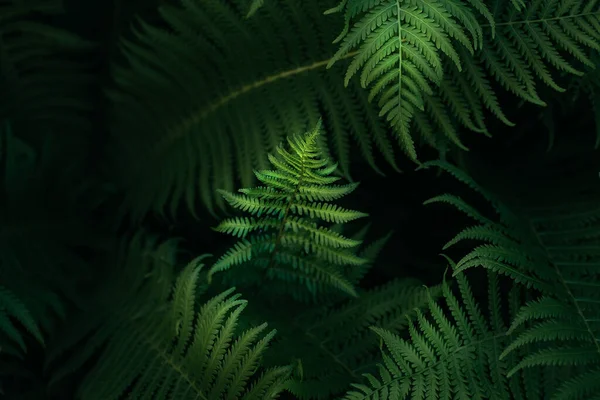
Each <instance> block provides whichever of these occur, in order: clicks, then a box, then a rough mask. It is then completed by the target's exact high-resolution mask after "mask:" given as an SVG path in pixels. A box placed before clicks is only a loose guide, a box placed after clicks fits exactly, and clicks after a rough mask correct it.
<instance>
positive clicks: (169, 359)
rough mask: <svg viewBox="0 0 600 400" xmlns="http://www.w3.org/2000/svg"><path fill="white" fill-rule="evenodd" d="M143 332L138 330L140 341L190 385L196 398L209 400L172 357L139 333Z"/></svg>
mask: <svg viewBox="0 0 600 400" xmlns="http://www.w3.org/2000/svg"><path fill="white" fill-rule="evenodd" d="M141 333H143V332H140V331H138V336H141V337H142V341H143V342H144V343H146V344H147V345H148V347H150V349H151V350H154V352H155V353H156V354H158V356H159V357H160V358H161V359H162V360H163V361H164V362H165V364H167V365H168V366H169V367H171V368H172V369H173V371H175V372H177V373H178V374H179V375H180V376H181V377H182V378H183V379H185V381H186V382H187V383H188V384H189V385H190V387H191V388H192V389H194V391H195V392H196V394H197V396H196V398H200V399H202V400H209V399H208V397H206V396H205V395H204V393H203V392H202V390H201V389H200V387H198V385H197V384H196V382H195V381H194V380H192V378H191V377H190V376H189V374H187V373H186V372H185V371H184V370H183V369H182V368H181V367H180V366H179V365H178V364H176V363H175V362H174V360H173V357H170V356H169V355H168V354H167V353H166V352H164V351H163V350H162V349H161V347H159V346H158V345H157V344H156V343H154V341H152V340H151V339H149V338H148V337H147V336H146V335H143V334H141Z"/></svg>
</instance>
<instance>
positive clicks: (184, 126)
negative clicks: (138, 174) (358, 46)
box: [152, 51, 359, 157]
mask: <svg viewBox="0 0 600 400" xmlns="http://www.w3.org/2000/svg"><path fill="white" fill-rule="evenodd" d="M358 53H359V52H358V51H354V52H351V53H348V54H346V55H344V56H343V57H341V59H346V58H350V57H354V56H355V55H357V54H358ZM332 58H333V57H330V58H328V59H326V60H321V61H316V62H313V63H311V64H307V65H304V66H300V67H297V68H293V69H289V70H285V71H281V72H278V73H275V74H273V75H269V76H267V77H266V78H263V79H260V80H258V81H255V82H252V83H249V84H246V85H244V86H242V87H241V88H239V89H237V90H234V91H232V92H231V93H229V94H227V95H225V96H222V97H221V98H219V99H218V100H217V101H215V102H214V103H212V104H210V105H208V106H207V107H205V108H203V109H200V110H197V111H196V112H192V113H190V115H189V116H188V117H187V118H182V122H181V123H179V124H178V125H176V126H175V127H173V128H171V129H170V130H169V131H168V132H167V134H166V135H165V136H164V139H163V140H160V141H159V142H158V143H157V144H156V145H155V147H154V150H153V154H152V156H154V157H158V155H160V154H163V153H164V152H165V151H166V149H167V148H169V147H171V146H172V145H173V143H175V142H176V141H177V140H179V139H181V138H182V137H184V136H185V135H188V134H189V133H190V132H192V127H193V126H195V125H197V124H198V123H200V121H202V120H203V119H206V118H207V117H208V116H209V115H211V114H212V113H214V112H216V111H217V110H219V109H220V108H222V107H224V106H226V105H227V104H228V103H229V102H231V101H233V100H235V99H236V98H238V97H239V96H242V95H244V94H246V93H248V92H250V91H252V90H254V89H259V88H261V87H262V86H265V85H268V84H270V83H274V82H276V81H279V80H281V79H286V78H290V77H292V76H294V75H298V74H301V73H304V72H308V71H312V70H315V69H319V68H322V67H326V66H327V64H329V62H330V61H331V59H332Z"/></svg>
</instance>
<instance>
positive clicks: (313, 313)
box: [265, 279, 440, 399]
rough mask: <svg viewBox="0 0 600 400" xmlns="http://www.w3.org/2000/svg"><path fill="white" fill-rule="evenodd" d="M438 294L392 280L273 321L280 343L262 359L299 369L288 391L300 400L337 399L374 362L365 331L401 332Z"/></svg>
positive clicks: (412, 283)
mask: <svg viewBox="0 0 600 400" xmlns="http://www.w3.org/2000/svg"><path fill="white" fill-rule="evenodd" d="M439 291H440V290H439V288H438V287H435V288H432V289H431V290H429V291H428V290H427V289H426V288H424V287H423V286H422V285H421V284H420V283H419V282H418V281H416V280H413V279H405V280H396V281H393V282H390V283H388V284H386V285H383V286H380V287H377V288H375V289H372V290H369V291H364V292H361V293H360V297H359V298H356V299H349V300H346V301H344V302H342V303H339V302H335V303H331V304H328V305H324V306H321V307H319V308H315V309H311V310H307V311H304V312H300V313H298V314H296V315H294V316H290V315H289V314H287V315H282V316H281V318H277V319H275V321H276V322H277V325H276V326H277V327H278V331H279V332H280V336H281V338H282V339H281V340H280V341H278V342H277V343H275V344H274V345H273V348H272V352H271V353H270V355H269V356H268V357H267V358H266V359H265V361H266V362H269V363H273V364H275V363H281V362H284V360H290V359H291V360H297V361H296V363H297V364H298V365H299V366H300V367H301V371H298V372H297V374H296V375H297V378H296V379H295V380H294V381H293V382H291V383H290V385H289V386H288V390H289V391H290V392H291V393H293V394H294V395H295V396H296V397H297V398H299V399H329V398H333V397H334V396H339V395H342V394H343V393H344V392H345V391H346V389H347V388H348V386H349V385H350V384H351V383H352V382H353V381H355V380H357V379H359V377H360V374H362V373H364V372H366V371H372V370H373V369H374V368H375V365H376V363H377V362H378V360H379V357H378V353H379V351H378V347H377V342H376V341H374V340H372V338H371V332H370V330H369V327H370V326H372V325H377V326H380V327H384V328H386V329H393V330H400V329H403V328H405V327H406V324H407V321H408V317H410V316H411V315H414V313H415V312H416V310H418V309H419V308H422V307H424V306H426V305H427V301H428V299H429V296H430V295H431V296H437V294H438V292H439Z"/></svg>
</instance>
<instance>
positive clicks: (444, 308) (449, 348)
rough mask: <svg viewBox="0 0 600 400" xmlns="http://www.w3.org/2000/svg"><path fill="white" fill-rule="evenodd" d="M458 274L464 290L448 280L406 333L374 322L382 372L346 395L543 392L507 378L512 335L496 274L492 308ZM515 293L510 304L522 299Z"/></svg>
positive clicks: (416, 397) (396, 399)
mask: <svg viewBox="0 0 600 400" xmlns="http://www.w3.org/2000/svg"><path fill="white" fill-rule="evenodd" d="M456 279H457V282H458V288H459V292H460V296H456V295H455V294H454V293H453V291H452V290H451V288H450V285H449V284H448V283H444V284H443V286H442V291H443V298H444V302H442V301H439V302H438V301H435V300H434V299H433V298H430V299H429V310H427V312H422V311H417V312H416V316H415V317H413V318H411V319H410V321H409V322H408V337H406V338H404V337H401V336H398V335H397V334H396V333H394V332H393V331H391V330H389V329H382V328H380V327H372V328H371V329H372V330H373V331H374V332H375V333H376V334H377V335H378V336H379V338H380V340H381V343H382V347H383V345H384V346H385V351H383V348H382V351H383V354H382V356H383V363H382V364H380V365H379V376H376V375H374V374H365V377H366V378H367V379H366V382H365V384H353V386H354V389H353V390H351V391H349V392H348V393H347V394H346V396H345V397H344V398H345V399H346V400H359V399H378V400H400V399H411V400H420V399H438V398H439V399H464V400H467V399H469V400H471V399H490V398H493V399H525V398H527V399H530V400H531V399H538V398H539V399H541V398H542V397H538V396H530V397H529V396H527V397H526V396H523V394H522V392H520V390H519V389H520V384H519V381H518V379H519V378H520V377H519V376H518V375H517V376H515V377H513V378H508V376H507V373H506V372H507V371H508V370H509V367H510V364H509V363H508V362H507V360H499V357H498V356H499V354H500V353H501V352H502V350H503V349H504V346H505V345H506V343H507V342H508V340H509V336H507V335H506V329H507V328H506V326H505V322H504V319H503V312H506V311H505V310H503V306H502V303H503V301H502V298H501V296H500V291H499V281H498V277H497V275H496V274H494V273H493V272H490V273H489V274H488V291H489V293H490V302H489V305H488V311H489V312H488V313H484V312H482V311H481V310H480V306H479V305H478V302H477V301H476V300H475V297H474V295H473V293H472V290H471V287H470V285H469V283H468V280H467V279H466V277H465V276H464V274H459V275H457V277H456ZM511 297H512V298H511V299H510V303H511V304H513V305H514V302H518V298H517V297H515V296H511ZM517 304H518V303H517ZM532 384H535V382H532ZM536 386H537V387H538V389H539V387H540V385H539V384H538V385H536Z"/></svg>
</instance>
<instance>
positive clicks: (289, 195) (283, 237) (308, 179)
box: [208, 121, 367, 296]
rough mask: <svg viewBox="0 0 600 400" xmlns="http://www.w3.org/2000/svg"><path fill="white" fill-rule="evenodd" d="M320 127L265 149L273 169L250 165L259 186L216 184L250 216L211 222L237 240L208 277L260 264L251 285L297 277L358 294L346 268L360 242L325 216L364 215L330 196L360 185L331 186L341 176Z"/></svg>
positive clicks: (315, 288)
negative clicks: (321, 141) (234, 188)
mask: <svg viewBox="0 0 600 400" xmlns="http://www.w3.org/2000/svg"><path fill="white" fill-rule="evenodd" d="M320 130H321V122H320V121H319V123H318V124H317V125H316V127H315V128H314V129H313V130H312V131H310V132H307V133H306V134H304V135H293V136H291V137H290V138H288V140H287V142H288V145H289V150H288V149H286V148H284V147H283V146H281V145H280V146H279V147H277V156H273V155H269V161H270V162H271V164H272V165H273V166H274V167H275V169H273V170H262V171H256V172H255V174H256V177H257V178H258V180H259V181H260V182H261V183H263V184H264V186H258V187H255V188H248V189H240V190H239V192H240V193H241V194H233V193H229V192H225V191H221V194H222V195H223V197H224V198H225V200H226V201H227V202H228V203H229V204H230V205H231V206H232V207H234V208H236V209H239V210H242V211H244V212H247V213H249V214H251V215H252V217H249V218H247V217H246V218H241V217H236V218H230V219H226V220H224V221H223V222H221V223H220V224H219V226H217V227H216V228H215V230H217V231H218V232H224V233H228V234H231V235H234V236H237V237H240V238H241V240H240V241H238V242H237V243H236V244H234V245H233V246H232V248H231V249H230V250H228V251H227V252H226V253H225V254H224V255H223V256H222V257H221V258H220V259H219V260H218V261H217V262H216V263H215V264H214V265H213V266H212V267H211V269H210V271H209V273H208V279H209V281H210V280H211V278H212V276H213V275H214V274H215V273H217V272H220V271H225V270H227V269H229V268H231V267H232V266H235V265H240V264H244V265H246V267H247V268H250V267H251V268H253V269H254V270H256V271H262V272H260V273H258V274H256V275H255V276H254V279H255V280H256V281H255V282H254V283H255V284H264V283H262V282H261V278H262V277H268V278H270V279H273V278H277V279H278V280H280V281H282V282H295V283H300V284H301V285H303V286H305V288H306V289H308V290H309V292H310V293H311V294H312V295H313V296H316V295H317V292H319V291H322V290H323V288H324V287H327V286H331V287H335V288H337V289H338V290H341V291H343V292H346V293H347V294H349V295H352V296H356V291H355V289H354V288H353V285H352V284H351V283H350V282H349V281H348V279H347V278H346V274H347V269H348V267H350V268H358V267H360V266H361V265H363V264H365V263H366V262H367V260H366V259H363V258H361V257H358V256H357V255H355V254H354V253H353V252H352V249H353V248H355V247H356V246H358V245H359V244H360V242H359V241H356V240H353V239H349V238H347V237H345V236H343V235H341V234H339V233H337V232H335V231H333V230H331V229H329V228H327V227H326V226H323V225H322V223H323V222H328V223H336V224H341V223H346V222H349V221H353V220H355V219H357V218H361V217H364V216H366V214H364V213H361V212H358V211H354V210H349V209H345V208H343V207H340V206H337V205H335V204H333V203H330V201H332V200H336V199H339V198H341V197H343V196H345V195H347V194H348V193H350V192H352V191H353V190H354V189H355V188H356V187H357V186H358V184H356V183H351V184H346V185H333V184H334V183H335V182H336V181H338V180H339V179H340V178H339V177H336V176H332V173H333V172H334V171H335V170H336V168H337V165H336V164H330V163H329V161H328V160H327V159H324V158H322V156H321V150H320V149H319V147H318V142H317V138H318V136H319V134H320ZM260 274H262V276H261V275H260Z"/></svg>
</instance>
